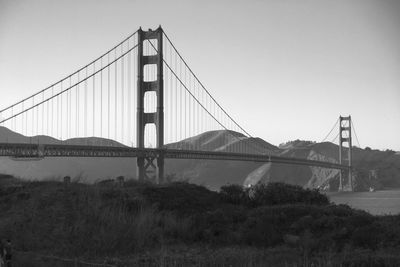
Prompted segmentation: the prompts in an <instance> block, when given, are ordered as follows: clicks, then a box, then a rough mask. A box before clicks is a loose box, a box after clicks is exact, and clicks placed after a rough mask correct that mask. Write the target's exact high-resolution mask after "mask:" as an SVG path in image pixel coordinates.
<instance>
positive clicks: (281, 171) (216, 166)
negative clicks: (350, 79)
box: [0, 127, 400, 190]
mask: <svg viewBox="0 0 400 267" xmlns="http://www.w3.org/2000/svg"><path fill="white" fill-rule="evenodd" d="M0 142H17V143H37V142H39V143H50V144H54V143H63V144H77V145H111V146H123V145H122V144H120V143H118V142H115V141H112V140H108V139H102V138H96V137H90V138H75V139H69V140H64V141H59V140H57V139H54V138H51V137H47V136H34V137H25V136H23V135H20V134H18V133H14V132H12V131H10V130H8V129H7V128H4V127H0ZM166 147H167V148H173V149H189V150H190V149H198V150H207V151H227V152H229V151H234V150H235V149H236V148H238V147H239V148H242V149H243V148H244V147H246V148H247V152H249V153H256V154H257V153H265V154H271V155H280V156H285V157H298V158H306V159H313V160H322V161H331V162H337V161H338V151H339V148H338V146H337V145H335V144H332V143H329V142H324V143H316V142H310V141H301V140H295V141H291V142H288V143H285V144H281V145H280V146H279V147H277V146H274V145H272V144H270V143H268V142H266V141H264V140H262V139H260V138H248V137H246V136H244V135H242V134H240V133H237V132H233V131H223V130H221V131H210V132H205V133H202V134H200V135H197V136H193V137H191V138H187V139H184V140H182V141H179V142H176V143H172V144H166ZM353 166H354V167H355V169H356V173H355V176H356V189H357V190H367V189H369V187H370V186H373V187H374V188H393V187H400V155H399V154H398V153H396V152H394V151H379V150H373V149H370V148H366V149H361V148H357V147H353ZM370 170H374V171H375V172H374V174H375V175H372V176H371V175H370V172H369V171H370ZM0 173H5V174H11V175H14V176H17V177H21V178H24V179H34V180H35V179H43V178H50V177H56V178H57V177H58V178H60V179H61V177H63V176H65V175H69V176H71V177H75V178H76V179H80V180H82V181H86V182H95V181H96V180H99V179H100V180H101V179H108V178H114V177H115V176H125V177H127V178H133V177H135V176H136V164H135V159H117V158H110V159H107V158H65V159H58V158H45V159H42V160H40V161H15V160H13V159H10V158H0ZM166 174H167V176H168V177H167V178H168V179H169V180H170V181H189V182H191V183H196V184H201V185H205V186H207V187H208V188H210V189H213V190H218V189H219V188H220V187H221V186H222V185H224V184H227V183H231V184H242V185H245V186H248V185H252V184H253V185H254V184H256V183H258V182H259V181H262V182H287V183H291V184H295V185H300V186H303V187H307V188H322V187H326V186H327V185H328V184H329V185H330V188H331V189H332V190H336V189H337V187H338V177H339V172H338V171H337V170H330V169H323V168H318V167H308V166H292V165H285V164H271V163H266V164H262V163H256V162H236V161H213V160H186V159H180V160H172V159H168V160H166Z"/></svg>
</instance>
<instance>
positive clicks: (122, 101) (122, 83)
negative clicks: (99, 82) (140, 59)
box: [121, 45, 125, 143]
mask: <svg viewBox="0 0 400 267" xmlns="http://www.w3.org/2000/svg"><path fill="white" fill-rule="evenodd" d="M122 54H123V46H122V45H121V55H122ZM124 67H125V66H124V57H122V58H121V111H122V112H121V113H122V114H121V122H122V123H121V135H122V137H121V140H122V143H124V105H125V101H124V89H125V88H124V83H125V79H124V78H125V77H124V71H125V70H124Z"/></svg>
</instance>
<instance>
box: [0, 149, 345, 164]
mask: <svg viewBox="0 0 400 267" xmlns="http://www.w3.org/2000/svg"><path fill="white" fill-rule="evenodd" d="M160 155H163V156H164V158H170V159H204V160H235V161H252V162H272V163H282V164H292V165H305V166H314V167H322V168H328V169H341V170H348V169H349V166H345V165H340V164H337V163H332V162H324V161H316V160H308V159H300V158H290V157H280V156H270V155H265V154H243V153H232V152H218V151H194V150H178V149H153V148H146V149H139V148H131V147H116V146H115V147H113V146H85V145H61V144H51V145H44V144H21V143H19V144H17V143H14V144H12V143H0V156H1V157H12V158H16V159H29V158H34V159H38V158H39V159H40V158H44V157H121V158H123V157H130V158H135V157H138V156H142V157H153V158H156V157H158V156H160Z"/></svg>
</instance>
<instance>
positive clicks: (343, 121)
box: [339, 116, 353, 191]
mask: <svg viewBox="0 0 400 267" xmlns="http://www.w3.org/2000/svg"><path fill="white" fill-rule="evenodd" d="M344 133H347V136H345V134H344ZM344 143H347V146H348V149H347V155H346V153H345V152H344V148H345V147H344V146H343V144H344ZM351 147H352V144H351V116H348V117H342V116H340V117H339V163H340V164H341V165H348V166H349V170H348V174H347V175H346V172H347V171H344V170H341V171H340V178H339V191H353V178H352V174H351V163H352V161H351ZM346 176H347V179H346ZM345 179H346V180H347V184H345Z"/></svg>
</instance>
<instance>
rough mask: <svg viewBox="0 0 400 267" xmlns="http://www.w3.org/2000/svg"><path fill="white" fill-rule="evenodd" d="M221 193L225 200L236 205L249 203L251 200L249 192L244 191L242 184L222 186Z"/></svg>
mask: <svg viewBox="0 0 400 267" xmlns="http://www.w3.org/2000/svg"><path fill="white" fill-rule="evenodd" d="M220 195H221V198H222V200H223V201H225V202H227V203H231V204H234V205H247V204H249V201H250V198H249V195H248V192H246V191H244V190H243V187H242V186H240V185H235V184H233V185H225V186H222V187H221V189H220Z"/></svg>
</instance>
